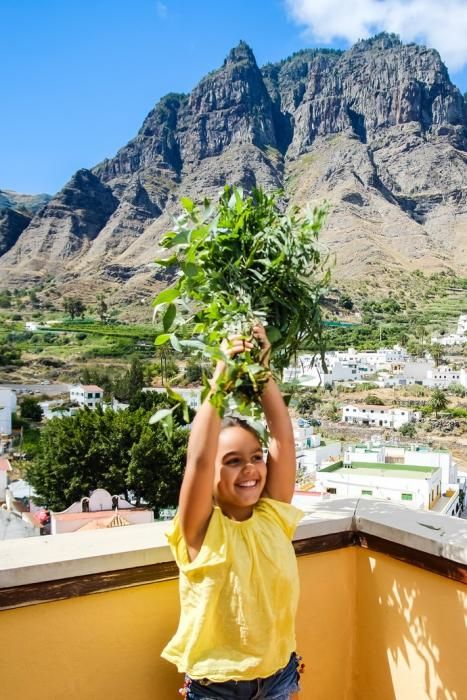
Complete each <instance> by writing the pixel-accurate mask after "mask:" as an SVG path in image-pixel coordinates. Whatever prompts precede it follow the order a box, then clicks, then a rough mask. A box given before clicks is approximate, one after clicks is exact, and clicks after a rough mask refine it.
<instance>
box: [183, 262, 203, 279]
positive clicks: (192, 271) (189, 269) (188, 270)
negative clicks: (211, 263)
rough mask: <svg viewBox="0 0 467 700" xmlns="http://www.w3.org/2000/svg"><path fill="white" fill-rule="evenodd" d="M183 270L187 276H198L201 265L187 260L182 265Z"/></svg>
mask: <svg viewBox="0 0 467 700" xmlns="http://www.w3.org/2000/svg"><path fill="white" fill-rule="evenodd" d="M182 271H183V272H184V274H185V275H186V276H187V277H196V275H197V274H198V272H199V267H198V266H197V265H195V264H194V263H190V262H187V263H185V264H184V265H182Z"/></svg>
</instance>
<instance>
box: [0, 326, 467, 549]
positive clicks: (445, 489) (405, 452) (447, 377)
mask: <svg viewBox="0 0 467 700" xmlns="http://www.w3.org/2000/svg"><path fill="white" fill-rule="evenodd" d="M466 330H467V315H462V316H460V318H459V320H458V324H457V332H456V333H453V334H451V335H444V336H441V337H439V338H438V337H433V338H432V343H433V344H435V343H436V344H437V343H440V342H441V341H442V343H443V345H444V346H445V347H449V346H457V347H462V346H463V345H464V344H467V335H466ZM284 381H285V382H286V385H287V386H290V385H292V386H294V387H295V388H297V387H299V388H300V389H302V390H311V391H313V390H316V389H318V388H320V387H321V388H325V389H326V390H327V391H328V392H330V393H331V394H332V392H333V391H336V390H339V391H341V392H349V393H348V394H346V393H344V394H342V393H340V394H339V398H340V401H339V403H338V404H337V403H336V401H335V400H333V401H332V404H331V405H332V407H333V409H334V412H336V411H337V414H335V415H334V416H333V420H332V421H330V420H329V405H330V404H329V403H328V404H323V405H324V406H326V405H327V406H328V414H327V416H326V412H325V411H323V412H322V413H320V411H319V407H318V410H317V411H316V415H318V416H319V417H315V414H313V416H311V415H310V411H307V410H306V408H305V410H304V409H303V404H305V406H306V401H305V402H303V401H302V405H300V402H299V403H298V405H297V406H296V407H295V410H294V411H293V415H294V419H293V425H294V433H295V443H296V453H297V484H296V491H295V497H294V502H296V503H297V504H299V505H300V506H301V507H305V508H306V507H309V506H310V504H311V503H316V502H318V501H325V500H331V499H333V498H342V497H359V498H360V497H363V498H372V497H374V498H380V499H386V500H389V501H393V502H396V503H400V504H402V505H405V506H407V507H409V508H414V509H419V510H425V511H431V512H433V513H439V514H444V515H450V516H454V517H456V516H457V517H462V516H463V514H464V507H465V494H466V488H467V459H464V458H463V454H464V452H463V450H461V452H460V460H459V458H458V457H457V454H456V455H453V453H452V452H451V451H450V449H449V445H447V446H444V447H443V446H441V444H440V442H439V441H436V440H435V441H433V440H432V439H429V440H423V439H420V436H419V435H417V427H418V426H422V423H423V418H424V415H423V411H422V410H419V408H417V407H414V406H413V405H408V404H409V403H410V404H413V401H410V402H407V405H405V404H404V397H403V396H401V395H400V392H401V390H406V389H407V388H410V387H421V388H422V389H426V390H427V391H428V392H432V393H431V396H433V395H434V397H435V403H434V409H435V413H436V415H438V413H440V414H441V416H440V419H442V415H443V409H445V408H446V406H447V402H446V396H445V394H446V392H449V391H454V393H457V395H458V396H465V394H467V367H466V366H465V365H463V364H462V363H459V362H456V363H451V364H438V363H437V362H436V360H435V359H434V358H433V357H432V356H431V354H430V352H429V349H428V350H427V352H426V353H425V356H424V357H423V358H420V357H418V358H415V357H411V356H410V355H409V354H408V352H407V350H406V349H405V348H403V347H402V346H400V345H395V346H394V347H392V348H385V347H381V348H379V349H378V350H376V351H360V352H359V351H356V350H354V349H352V348H349V349H348V350H347V351H332V352H326V353H325V355H324V357H322V358H321V357H319V356H318V357H316V356H311V355H306V354H304V355H301V356H300V357H299V359H298V361H297V363H296V364H295V365H294V366H290V367H288V368H287V369H286V370H285V372H284ZM40 389H42V387H40ZM44 389H46V390H47V389H49V390H50V388H49V385H48V384H45V385H44ZM173 389H174V390H175V391H176V392H177V393H178V394H179V395H181V396H183V398H184V399H185V400H186V402H187V404H188V405H189V406H190V407H191V408H192V409H194V410H196V409H197V408H198V407H199V405H200V402H201V387H199V386H198V387H196V386H192V387H173ZM359 389H363V390H364V392H363V393H365V390H366V392H368V391H371V393H370V394H368V393H367V398H366V403H365V402H364V401H363V400H362V398H360V396H361V394H362V392H361V391H360V392H359ZM388 389H389V390H390V392H389V393H390V395H391V401H390V402H389V401H388V402H386V403H385V402H384V401H383V400H381V398H379V397H378V395H377V394H378V390H383V393H385V394H386V395H387V394H388V391H387V390H388ZM142 390H143V392H145V391H146V392H157V393H159V394H165V389H164V388H163V387H143V389H142ZM23 391H30V390H25V389H23ZM433 392H434V394H433ZM354 395H356V396H358V397H359V398H358V399H353V398H352V397H353V396H354ZM347 396H348V397H349V398H346V397H347ZM368 396H369V397H370V398H369V399H368ZM371 397H373V398H371ZM436 397H438V401H439V400H440V401H441V403H440V404H436ZM440 397H441V398H440ZM20 398H21V394H20ZM443 399H444V403H443ZM17 405H18V404H17V391H15V390H14V389H12V388H8V389H6V388H1V389H0V406H1V408H0V503H3V505H2V506H1V511H0V528H1V530H0V533H1V536H2V539H6V538H11V537H27V536H33V535H40V534H49V533H51V534H60V533H62V532H70V531H75V530H81V529H83V528H84V529H86V530H90V529H93V528H94V529H100V528H102V527H116V526H123V525H129V524H132V523H141V522H152V521H153V520H154V517H155V516H154V511H153V509H151V508H150V507H146V508H144V507H141V505H139V506H138V507H135V505H134V504H132V503H130V502H128V501H126V500H125V499H124V498H123V497H122V495H118V494H117V495H112V494H109V493H108V492H106V491H105V489H100V490H99V489H98V490H97V491H94V492H93V493H90V494H84V493H83V494H82V499H81V501H79V502H76V503H74V504H70V505H69V506H68V508H66V509H65V510H64V511H63V512H53V511H49V509H48V508H47V504H46V503H42V504H41V503H37V502H36V500H37V499H36V500H35V498H34V496H35V494H34V490H33V489H32V488H31V486H30V485H29V484H28V483H27V482H26V481H25V480H24V479H22V478H12V475H13V474H15V475H17V470H13V468H12V464H11V463H12V462H13V463H14V462H15V457H18V456H20V454H21V450H20V448H18V447H15V439H14V434H13V427H12V426H13V423H12V417H13V415H14V414H15V412H16V410H17ZM38 405H39V406H40V409H41V412H42V416H43V421H44V422H47V421H48V420H51V419H53V418H57V417H58V418H59V417H63V416H72V415H76V412H77V411H80V410H82V409H83V408H87V409H89V410H95V409H96V407H97V406H101V407H102V408H104V410H105V409H110V410H113V411H121V410H125V409H127V408H128V403H124V402H120V401H118V400H116V399H115V398H112V399H111V400H110V401H108V402H105V401H104V389H103V388H101V387H99V386H97V385H83V384H75V385H70V386H69V388H68V395H67V396H66V397H64V396H63V394H62V395H61V398H55V399H54V398H50V399H48V400H45V401H39V402H38ZM430 415H431V414H430ZM320 426H321V428H320ZM324 427H326V435H325V436H323V435H322V429H323V428H324ZM349 430H350V433H346V431H349ZM355 431H356V433H355ZM355 434H357V435H358V436H359V439H358V441H355V439H354V438H355ZM423 436H424V437H427V435H426V433H424V435H423ZM428 437H432V436H428ZM352 438H353V439H352ZM456 444H457V445H465V441H464V439H463V438H462V433H461V435H460V436H458V440H457V443H456ZM18 449H19V453H18ZM174 513H175V504H173V508H167V509H164V511H163V512H162V513H159V517H162V519H164V518H170V517H172V516H173V515H174Z"/></svg>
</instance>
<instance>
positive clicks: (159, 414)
mask: <svg viewBox="0 0 467 700" xmlns="http://www.w3.org/2000/svg"><path fill="white" fill-rule="evenodd" d="M172 411H173V409H172V408H161V409H159V410H158V411H156V412H155V413H154V414H153V415H152V416H151V417H150V419H149V424H150V425H154V424H155V423H160V421H161V420H163V419H164V418H166V417H167V416H168V415H172Z"/></svg>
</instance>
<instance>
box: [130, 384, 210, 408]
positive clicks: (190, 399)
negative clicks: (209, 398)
mask: <svg viewBox="0 0 467 700" xmlns="http://www.w3.org/2000/svg"><path fill="white" fill-rule="evenodd" d="M172 389H173V391H175V393H176V394H180V396H181V397H182V398H183V399H185V401H186V402H187V403H188V406H189V407H190V408H193V409H194V410H195V411H196V410H197V409H198V408H199V407H200V406H201V392H202V388H201V387H193V388H187V387H176V386H175V387H172ZM141 391H155V392H156V393H158V394H165V393H166V390H165V389H164V387H158V386H157V387H156V386H145V387H144V388H143V389H142V390H141Z"/></svg>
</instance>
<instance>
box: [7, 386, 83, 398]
mask: <svg viewBox="0 0 467 700" xmlns="http://www.w3.org/2000/svg"><path fill="white" fill-rule="evenodd" d="M0 389H12V390H13V391H15V392H16V393H17V394H24V393H27V392H31V391H32V392H33V393H34V394H47V396H57V395H58V394H67V393H68V392H69V391H70V385H69V384H52V383H51V384H0Z"/></svg>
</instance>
